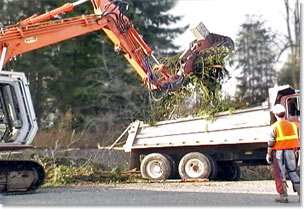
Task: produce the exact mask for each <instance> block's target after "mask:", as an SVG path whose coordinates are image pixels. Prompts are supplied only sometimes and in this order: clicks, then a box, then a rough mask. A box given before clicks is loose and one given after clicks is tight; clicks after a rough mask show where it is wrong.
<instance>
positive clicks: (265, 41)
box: [236, 16, 276, 105]
mask: <svg viewBox="0 0 304 209" xmlns="http://www.w3.org/2000/svg"><path fill="white" fill-rule="evenodd" d="M274 38H275V35H274V34H272V33H271V31H270V29H266V28H265V27H264V22H263V21H261V20H255V19H254V17H249V16H248V17H247V21H246V22H245V23H244V24H242V25H241V30H240V32H239V34H238V39H237V41H236V61H237V63H238V65H237V68H239V69H241V75H240V76H239V77H238V78H237V79H238V81H239V84H238V86H237V88H238V92H237V98H238V99H239V100H240V101H241V102H245V103H249V104H251V105H255V104H257V103H259V102H263V101H265V99H266V98H267V95H268V88H269V87H272V86H273V85H274V83H275V81H276V73H275V69H274V62H275V53H274V52H273V44H274V42H273V40H274Z"/></svg>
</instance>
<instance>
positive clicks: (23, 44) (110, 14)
mask: <svg viewBox="0 0 304 209" xmlns="http://www.w3.org/2000/svg"><path fill="white" fill-rule="evenodd" d="M87 1H89V0H78V1H76V2H74V3H66V4H64V5H63V6H61V7H59V8H56V9H54V10H52V11H49V12H46V13H44V14H41V15H36V14H35V15H32V16H31V17H29V18H26V19H25V20H23V21H20V22H19V23H17V24H16V25H12V26H8V27H5V28H4V29H2V30H1V31H0V53H1V54H0V70H1V69H2V67H3V66H4V65H6V64H7V63H8V62H9V60H11V59H12V58H13V57H15V56H17V55H20V54H23V53H26V52H29V51H32V50H36V49H39V48H41V47H45V46H48V45H52V44H56V43H59V42H61V41H64V40H68V39H71V38H74V37H77V36H81V35H84V34H87V33H90V32H93V31H98V30H102V31H104V33H105V34H106V36H107V37H108V38H109V39H110V40H111V41H112V42H113V44H114V50H115V51H116V52H118V53H121V54H123V56H124V57H125V58H126V60H127V61H128V62H129V63H130V65H131V66H132V67H133V69H134V70H135V72H136V73H137V74H138V75H139V76H140V78H141V80H142V82H143V83H145V84H147V86H148V88H149V89H151V90H161V91H164V90H166V91H168V90H175V89H177V88H178V87H179V86H180V85H181V84H182V82H183V78H184V76H183V75H184V74H185V73H189V72H192V71H193V70H192V65H193V61H194V59H195V56H196V54H197V53H198V52H200V51H202V50H206V49H209V48H210V47H214V46H220V45H224V44H227V43H229V44H228V45H229V47H233V42H232V41H231V39H230V38H228V37H224V36H220V35H216V34H211V33H209V32H208V30H207V29H206V28H205V27H204V26H202V24H200V26H201V27H197V29H196V36H197V37H199V38H197V40H196V41H194V42H193V43H191V45H190V47H189V49H188V50H186V51H185V53H184V54H183V56H182V57H181V58H180V61H181V64H182V65H181V66H182V67H181V69H180V70H179V73H178V74H173V73H172V72H170V71H169V70H168V69H167V68H166V66H165V65H163V64H160V63H159V61H158V60H157V59H156V58H155V56H154V55H153V50H152V49H151V48H150V47H149V46H148V45H147V44H146V43H145V41H144V40H143V39H142V38H141V36H140V35H139V34H138V32H137V30H136V29H135V27H134V25H133V24H132V22H131V21H130V20H129V18H128V17H127V16H125V15H124V13H125V12H126V10H127V9H128V4H127V3H125V2H123V1H120V0H113V1H110V0H91V4H92V6H93V9H94V13H95V14H92V15H82V16H80V17H74V18H66V19H60V20H53V21H48V20H50V19H52V18H53V17H55V16H56V15H60V14H62V13H66V12H71V11H73V9H74V8H75V7H76V6H78V5H80V4H82V3H85V2H87ZM122 9H124V11H121V10H122ZM202 27H203V28H202Z"/></svg>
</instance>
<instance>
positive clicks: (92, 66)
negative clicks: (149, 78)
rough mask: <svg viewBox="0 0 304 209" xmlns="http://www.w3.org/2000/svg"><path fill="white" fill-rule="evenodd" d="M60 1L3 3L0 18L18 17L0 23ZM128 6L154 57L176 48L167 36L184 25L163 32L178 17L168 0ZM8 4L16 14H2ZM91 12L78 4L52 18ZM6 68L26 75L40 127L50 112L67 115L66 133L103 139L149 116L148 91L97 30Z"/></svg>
mask: <svg viewBox="0 0 304 209" xmlns="http://www.w3.org/2000/svg"><path fill="white" fill-rule="evenodd" d="M41 2H43V4H42V3H41ZM32 3H33V4H32ZM35 3H37V4H35ZM63 3H65V1H61V0H60V1H59V0H55V1H54V0H45V1H39V0H34V1H21V0H11V1H5V2H3V7H2V8H3V12H4V13H5V14H4V13H1V15H3V16H8V17H10V16H14V15H16V13H18V14H20V15H18V16H17V18H15V19H14V20H13V21H11V19H9V18H7V21H3V25H8V24H13V23H16V22H18V21H19V20H21V19H24V18H25V17H27V16H29V15H32V14H34V13H38V14H39V13H43V12H45V11H47V10H50V9H51V8H56V7H58V6H60V5H62V4H63ZM129 3H130V5H131V7H130V10H129V11H128V13H127V16H128V17H129V18H130V19H131V20H132V22H133V23H134V25H135V27H136V28H137V29H138V31H139V33H140V34H142V35H143V38H144V40H145V41H146V42H147V43H148V44H149V45H150V46H151V48H153V49H154V50H155V51H156V53H166V51H167V50H169V49H171V51H172V49H173V50H174V49H177V46H175V45H174V44H173V38H174V37H175V36H177V35H178V34H180V33H182V32H183V31H184V30H185V29H186V27H183V28H167V26H168V25H170V24H171V23H175V22H176V21H178V20H180V18H181V17H177V16H173V15H170V14H169V13H168V10H169V9H171V8H172V7H173V6H174V4H175V1H174V0H166V1H163V0H153V1H138V0H133V1H129ZM12 6H14V7H13V8H14V9H16V12H12V11H10V12H8V8H10V9H12ZM0 7H1V4H0ZM17 10H20V11H17ZM91 10H92V9H91V5H90V4H89V3H88V4H83V5H81V6H79V7H77V8H76V9H75V10H74V12H73V13H71V14H69V13H67V14H65V15H61V16H60V17H56V18H62V17H69V16H77V15H81V14H87V13H89V12H88V11H91ZM91 12H92V11H91ZM1 18H2V17H1ZM12 18H14V17H12ZM4 19H5V18H4ZM5 20H6V19H5ZM8 69H14V70H16V71H23V72H24V71H25V72H26V73H27V75H28V76H29V77H30V80H31V91H32V95H33V100H34V102H35V109H36V112H37V115H38V119H39V125H40V127H44V126H46V124H47V123H44V122H45V119H46V118H47V117H48V116H49V115H50V114H51V113H56V116H57V118H62V117H64V116H65V115H66V113H67V112H68V113H69V114H68V115H69V118H70V119H71V120H72V125H71V128H72V129H75V128H76V130H77V128H79V130H81V129H84V128H86V129H87V128H88V127H89V128H90V131H89V132H90V133H93V134H94V132H95V133H97V132H98V133H97V134H98V136H97V137H98V138H99V139H100V133H102V135H103V137H104V138H106V137H108V136H107V135H106V134H105V132H106V131H109V132H111V134H112V135H113V133H114V134H115V129H119V130H121V129H122V127H124V125H125V124H126V123H129V122H130V121H132V120H134V119H135V118H137V119H144V118H145V117H146V115H147V114H148V113H149V92H148V91H147V90H146V89H145V88H144V87H140V86H141V85H142V84H141V82H140V80H139V79H138V78H137V76H136V74H135V73H134V72H132V69H131V68H130V66H129V65H128V64H127V62H126V61H125V60H124V58H123V57H122V55H119V54H116V53H115V52H114V50H113V44H112V43H110V42H109V41H108V40H107V38H106V37H105V35H104V34H102V33H101V32H94V33H91V34H88V35H86V36H82V37H78V38H74V39H73V40H72V41H65V42H62V43H59V44H56V45H54V46H50V47H47V48H44V49H42V50H36V51H34V52H30V53H27V54H25V55H22V56H21V57H19V58H18V59H17V61H16V62H14V63H11V65H10V66H8ZM105 127H108V128H107V130H105V129H106V128H105ZM94 130H95V131H94ZM104 130H105V131H104ZM97 134H96V135H97Z"/></svg>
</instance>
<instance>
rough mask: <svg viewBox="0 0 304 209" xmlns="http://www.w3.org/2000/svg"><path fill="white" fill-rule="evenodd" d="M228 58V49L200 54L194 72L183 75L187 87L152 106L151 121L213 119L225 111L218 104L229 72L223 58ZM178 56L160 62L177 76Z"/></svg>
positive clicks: (220, 48)
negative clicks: (216, 114) (203, 117)
mask: <svg viewBox="0 0 304 209" xmlns="http://www.w3.org/2000/svg"><path fill="white" fill-rule="evenodd" d="M230 54H231V51H230V50H229V49H228V48H227V47H219V48H211V49H208V50H205V51H202V52H200V53H199V54H198V55H197V56H196V59H195V62H194V66H193V72H191V73H189V74H186V75H185V78H186V84H185V85H184V86H182V87H181V88H180V89H179V90H177V91H174V92H170V93H169V94H168V95H167V96H165V97H164V98H163V99H162V100H161V101H159V102H157V103H154V112H153V113H152V121H159V120H166V119H175V118H179V117H185V116H189V115H193V116H213V115H214V114H215V113H216V112H221V111H224V110H227V109H228V107H226V106H225V104H224V103H223V102H222V100H221V87H222V84H223V82H224V80H225V78H228V77H229V72H228V71H227V70H226V68H225V61H224V60H225V58H226V57H227V56H228V55H230ZM179 56H180V54H177V55H176V56H173V57H166V58H162V59H161V60H162V62H163V63H164V64H166V66H167V68H168V69H169V70H171V71H172V72H174V73H176V72H177V71H178V70H179V69H180V63H179Z"/></svg>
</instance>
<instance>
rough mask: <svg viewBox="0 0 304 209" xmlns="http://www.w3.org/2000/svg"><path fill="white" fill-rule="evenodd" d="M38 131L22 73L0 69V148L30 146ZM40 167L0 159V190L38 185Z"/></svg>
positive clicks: (19, 190)
mask: <svg viewBox="0 0 304 209" xmlns="http://www.w3.org/2000/svg"><path fill="white" fill-rule="evenodd" d="M37 130H38V126H37V121H36V116H35V112H34V108H33V104H32V99H31V95H30V91H29V85H28V82H27V79H26V77H25V75H24V73H19V72H6V71H1V72H0V151H1V152H3V151H14V150H21V149H26V148H31V147H32V146H31V145H30V144H31V142H32V141H33V139H34V137H35V135H36V133H37ZM44 179H45V172H44V169H43V167H42V166H41V165H40V164H38V163H37V162H34V161H30V160H8V159H5V160H0V192H1V193H16V192H17V193H22V192H28V191H34V190H36V189H37V188H39V187H40V186H41V185H42V184H43V182H44Z"/></svg>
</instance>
